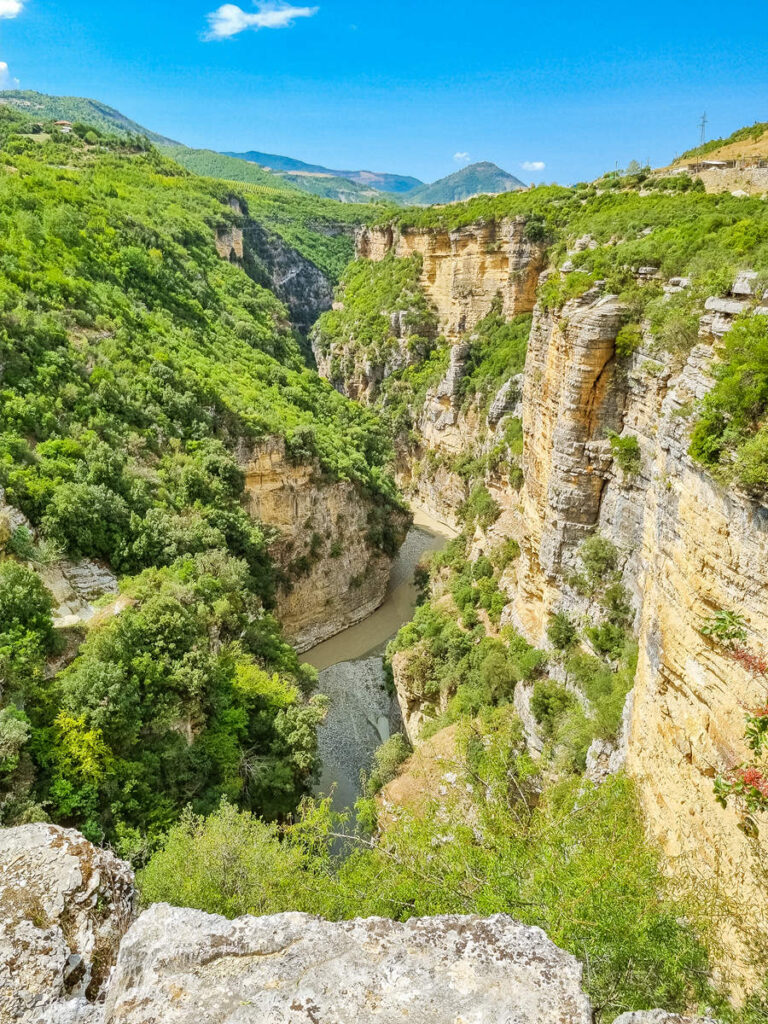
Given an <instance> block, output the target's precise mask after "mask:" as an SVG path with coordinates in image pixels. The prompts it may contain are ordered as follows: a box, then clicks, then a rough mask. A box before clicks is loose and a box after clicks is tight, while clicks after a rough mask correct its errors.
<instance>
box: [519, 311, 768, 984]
mask: <svg viewBox="0 0 768 1024" xmlns="http://www.w3.org/2000/svg"><path fill="white" fill-rule="evenodd" d="M621 312H622V310H621V307H620V304H619V303H618V300H616V299H615V298H613V297H610V296H606V297H600V296H599V295H598V294H597V293H596V292H588V293H587V294H585V295H584V296H582V297H581V298H580V299H577V300H574V301H572V302H570V303H567V304H566V305H565V306H564V307H563V309H562V310H560V311H559V312H557V313H547V312H545V311H542V310H539V311H538V312H537V314H536V316H535V318H534V327H533V330H532V332H531V338H530V344H529V351H528V361H527V365H526V378H525V389H524V398H523V423H524V436H525V446H524V455H523V470H524V476H525V485H524V490H523V500H524V522H525V531H524V535H523V540H522V556H521V559H520V562H519V565H518V570H517V579H516V580H515V581H514V585H513V586H512V587H511V588H510V597H511V599H512V600H511V604H510V606H509V607H508V609H507V615H508V618H509V619H510V620H511V621H513V622H514V623H515V624H516V625H518V626H519V627H520V628H522V630H523V631H524V632H525V634H526V635H527V636H528V638H529V639H530V640H531V641H532V642H534V643H539V644H542V645H545V646H546V643H547V640H546V632H545V630H546V625H547V622H548V620H549V617H550V615H551V614H552V613H553V612H555V611H566V612H568V613H570V614H571V615H574V616H576V617H578V616H579V615H581V614H583V612H584V607H585V605H584V598H583V597H582V596H581V595H579V594H578V593H577V592H576V591H575V590H574V589H573V588H572V587H571V586H570V585H569V583H568V579H569V576H570V575H571V574H572V572H573V570H574V569H575V568H576V552H577V549H578V547H579V545H580V543H581V542H582V541H583V540H584V538H585V537H586V536H587V535H589V534H590V533H592V532H594V531H595V530H597V531H599V532H600V534H601V535H602V536H604V537H605V538H607V539H608V540H610V541H612V542H613V544H615V546H616V547H617V548H618V550H619V552H620V557H621V562H622V568H623V579H624V582H625V585H626V586H627V588H628V590H629V592H630V594H631V595H632V599H633V605H634V608H635V612H636V628H637V633H638V640H639V664H638V670H637V676H636V682H635V690H634V696H633V702H632V719H631V727H630V733H629V744H628V752H627V765H628V769H629V771H630V772H631V774H632V775H633V776H634V777H635V778H636V779H637V781H638V792H639V795H640V799H641V803H642V805H643V809H644V811H645V815H646V820H647V824H648V827H649V830H650V832H651V834H652V836H653V837H654V838H655V839H656V840H657V841H658V842H659V843H660V845H661V847H662V849H663V851H664V853H665V855H666V860H667V864H668V865H669V868H670V870H671V871H672V872H673V873H674V874H675V875H676V876H677V877H679V878H680V879H681V880H682V881H684V882H686V883H690V884H691V885H693V886H695V887H696V889H697V890H698V896H699V897H700V898H702V899H707V900H711V901H712V907H713V908H714V907H718V908H719V910H718V912H719V913H720V914H721V915H722V916H721V919H720V920H719V921H718V931H719V938H720V940H721V942H722V943H723V946H724V948H725V951H726V953H725V959H724V961H723V963H724V964H725V965H726V967H727V969H729V970H730V971H731V972H732V974H733V976H734V977H736V978H741V979H748V980H751V981H757V980H758V979H759V978H760V970H761V968H760V966H759V963H754V962H753V959H754V957H755V955H756V954H755V947H756V946H760V944H762V946H763V949H764V948H765V943H766V941H768V917H766V911H765V891H766V889H765V886H766V881H767V880H768V872H767V871H766V868H767V867H768V837H766V835H765V834H764V832H763V833H762V834H760V833H758V834H756V835H750V834H748V832H745V831H743V830H742V829H741V828H740V824H741V823H740V819H739V816H738V815H737V813H736V811H735V810H734V809H732V808H729V809H727V810H724V809H723V808H721V807H720V806H719V805H718V804H717V803H716V801H715V797H714V792H713V782H714V779H715V777H716V776H717V775H718V774H720V773H723V772H727V771H728V770H730V769H732V768H734V767H736V766H737V765H738V764H739V763H740V762H742V761H744V760H746V759H747V753H748V752H747V748H746V745H745V742H744V712H745V711H746V710H747V709H750V708H754V707H756V706H758V705H761V704H763V703H764V702H765V684H764V682H763V681H762V680H759V679H758V678H757V677H756V676H755V675H754V674H751V673H750V672H748V671H747V670H746V669H745V668H743V667H742V665H741V664H740V663H738V662H737V661H736V660H735V659H734V658H733V657H732V656H731V655H729V652H728V650H727V649H726V648H725V647H723V646H718V645H717V644H716V643H713V642H712V641H711V640H710V639H708V638H707V637H705V636H703V635H702V633H701V627H702V625H704V623H705V620H706V619H707V618H709V617H711V616H713V615H714V614H715V613H716V612H717V611H719V610H720V609H727V610H729V611H735V612H739V613H741V614H743V615H744V616H745V618H746V621H747V626H748V630H749V637H748V641H747V646H748V647H749V648H750V649H751V650H753V651H755V652H758V653H759V652H764V651H765V650H766V648H768V587H766V572H767V570H766V567H767V566H768V510H766V509H765V507H763V506H760V505H757V504H756V503H754V502H752V501H751V500H749V499H748V498H747V497H745V496H743V495H740V494H738V493H736V492H734V491H733V490H732V489H731V490H727V491H726V490H724V489H723V488H722V487H721V486H719V485H718V484H716V483H715V482H714V481H713V480H712V479H711V478H710V477H709V475H708V474H707V473H706V472H705V471H704V470H703V469H702V468H701V467H700V466H699V465H698V464H697V463H695V462H694V461H693V460H692V459H691V458H690V456H689V455H688V443H689V433H690V427H691V424H692V417H693V412H694V409H695V402H696V400H697V399H700V398H701V397H703V396H704V395H705V394H706V392H707V391H708V390H709V388H710V387H711V386H712V378H711V376H710V367H711V364H712V362H713V359H714V358H715V348H716V343H717V341H718V337H717V336H716V335H713V334H712V330H713V317H712V316H705V317H703V318H702V327H701V335H700V338H701V340H700V344H698V345H696V346H695V347H694V349H693V350H692V352H691V353H690V354H689V355H688V357H687V359H685V360H684V361H683V360H682V357H674V356H672V355H670V354H668V353H664V352H660V351H659V350H658V347H654V346H652V345H651V344H649V342H650V339H649V338H646V344H644V345H643V346H641V348H640V349H639V350H638V351H637V352H635V353H634V354H633V355H632V356H631V358H629V359H625V360H623V361H622V366H621V368H620V369H619V368H618V367H617V361H616V359H615V354H614V339H615V335H616V331H617V329H618V327H619V326H620V323H621ZM728 327H729V322H728V316H727V314H724V315H720V317H719V320H716V322H715V324H714V328H715V330H717V332H718V334H721V333H722V332H723V331H725V330H727V329H728ZM681 364H682V365H681ZM609 431H616V432H617V433H618V434H621V435H622V436H623V437H625V438H626V437H633V438H636V439H637V442H638V445H639V450H640V454H641V463H640V466H639V467H638V469H637V471H636V472H632V473H625V472H623V471H622V470H621V469H619V468H618V467H617V465H616V463H615V461H614V459H613V457H612V454H611V448H610V442H609V441H608V439H607V434H608V432H609Z"/></svg>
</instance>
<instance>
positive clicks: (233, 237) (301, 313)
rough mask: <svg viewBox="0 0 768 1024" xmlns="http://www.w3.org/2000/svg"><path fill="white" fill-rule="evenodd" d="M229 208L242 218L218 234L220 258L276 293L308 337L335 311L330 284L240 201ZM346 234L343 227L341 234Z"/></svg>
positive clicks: (217, 246)
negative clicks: (324, 316)
mask: <svg viewBox="0 0 768 1024" xmlns="http://www.w3.org/2000/svg"><path fill="white" fill-rule="evenodd" d="M229 206H230V207H231V208H232V209H233V210H234V211H235V213H236V214H237V215H238V217H237V220H236V222H235V223H234V224H230V225H228V226H227V227H226V228H220V229H219V230H218V231H217V233H216V249H217V250H218V253H219V256H220V257H221V258H222V259H223V260H229V262H230V263H237V264H239V265H241V266H242V267H243V269H244V270H245V271H246V273H247V274H248V275H249V276H250V277H252V278H253V279H254V280H255V281H256V282H257V283H258V284H261V285H264V287H266V288H269V289H270V290H271V291H273V292H274V293H275V295H276V296H277V297H278V299H280V300H281V302H284V303H285V305H286V306H287V307H288V311H289V313H290V317H291V323H292V324H293V325H294V326H295V327H297V328H298V329H299V330H300V331H301V332H302V333H303V334H306V333H307V332H308V331H309V328H310V327H311V326H312V324H313V323H314V322H315V320H317V318H318V317H319V316H320V314H321V313H324V312H325V311H326V310H327V309H330V308H331V303H332V302H333V286H332V284H331V282H330V280H329V279H328V278H327V277H326V275H325V274H324V273H323V272H322V270H320V268H319V267H317V266H315V264H314V263H312V261H311V260H308V259H306V257H304V256H302V255H301V254H300V253H299V252H297V251H296V250H295V249H292V248H291V247H290V246H289V245H288V244H287V243H286V242H285V241H283V239H282V238H281V237H280V236H279V235H278V234H276V233H275V232H274V231H268V230H267V229H266V228H265V227H263V226H262V225H261V224H259V223H258V221H255V220H252V219H251V218H250V217H249V215H248V210H247V209H246V208H244V207H243V205H242V204H241V202H240V200H239V199H236V198H235V197H234V196H232V197H230V199H229ZM343 230H344V228H343V227H342V226H341V225H340V226H339V233H341V232H342V231H343Z"/></svg>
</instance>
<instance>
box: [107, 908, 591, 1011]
mask: <svg viewBox="0 0 768 1024" xmlns="http://www.w3.org/2000/svg"><path fill="white" fill-rule="evenodd" d="M406 1019H407V1020H408V1021H409V1022H410V1024H460V1022H462V1024H487V1022H489V1021H494V1022H498V1024H513V1022H514V1024H590V1020H591V1017H590V1006H589V1001H588V999H587V997H586V996H585V995H584V994H583V993H582V991H581V966H580V965H579V964H578V963H577V961H576V960H575V959H574V957H572V956H570V955H569V954H567V953H564V952H562V951H561V950H559V949H558V948H557V947H556V946H554V945H553V943H551V942H550V941H549V939H547V937H546V936H545V935H544V933H543V932H542V931H541V930H540V929H538V928H528V927H525V926H523V925H520V924H517V923H516V922H514V921H513V920H511V919H510V918H508V917H505V916H497V917H491V918H477V917H436V918H424V919H414V920H411V921H409V922H407V923H406V924H397V923H395V922H393V921H388V920H384V919H381V918H372V919H369V920H357V921H347V922H341V923H339V924H331V923H328V922H326V921H322V920H320V919H318V918H313V917H309V916H307V915H305V914H280V915H277V916H275V917H267V918H252V917H242V918H239V919H237V920H235V921H227V920H226V919H225V918H222V917H215V916H212V915H208V914H203V913H200V912H199V911H194V910H177V909H173V908H171V907H168V906H166V905H164V904H156V905H155V906H153V907H152V908H151V909H150V910H148V911H147V912H146V913H144V914H142V916H141V917H140V918H139V920H138V921H137V922H136V923H135V924H134V926H133V927H132V928H131V930H130V931H129V932H128V934H127V935H126V937H125V939H124V940H123V944H122V947H121V949H120V956H119V958H118V963H117V968H116V970H115V976H114V980H113V983H112V986H111V988H110V992H109V995H108V998H107V1004H106V1014H105V1024H155V1022H157V1021H160V1020H162V1021H163V1024H235V1022H238V1024H266V1022H267V1021H269V1022H270V1024H310V1022H314V1024H331V1022H333V1024H378V1022H382V1021H394V1020H406Z"/></svg>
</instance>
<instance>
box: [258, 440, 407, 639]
mask: <svg viewBox="0 0 768 1024" xmlns="http://www.w3.org/2000/svg"><path fill="white" fill-rule="evenodd" d="M240 461H241V464H242V465H243V468H244V471H245V477H246V480H245V488H246V493H247V495H248V500H249V506H250V512H251V514H252V516H253V517H254V519H256V520H258V521H259V522H261V523H264V524H265V525H267V526H271V527H273V528H274V529H275V531H276V538H275V540H274V542H273V544H272V547H271V553H272V556H273V558H274V559H275V561H276V563H277V565H278V566H280V568H281V569H282V571H283V573H284V575H285V580H284V582H283V584H282V585H281V586H280V587H279V590H278V600H277V615H278V618H279V619H280V622H281V624H282V626H283V628H284V630H285V632H286V635H287V636H288V638H289V640H290V641H291V642H292V643H293V644H294V646H295V647H296V649H297V650H298V651H299V652H302V651H306V650H309V648H311V647H314V646H315V645H316V644H318V643H321V642H322V641H323V640H327V639H328V637H331V636H334V635H335V634H336V633H340V632H341V631H342V630H343V629H346V628H347V627H348V626H353V625H355V623H357V622H361V621H362V620H363V619H364V618H366V617H367V616H368V615H370V613H371V612H372V611H374V610H375V609H376V608H378V606H379V605H380V604H381V602H382V601H383V600H384V596H385V594H386V590H387V584H388V582H389V573H390V569H391V566H392V559H391V558H390V557H389V556H388V555H386V554H385V553H384V552H383V551H381V550H380V549H379V548H377V547H376V546H375V544H374V543H373V541H372V540H371V536H370V533H371V516H372V514H373V506H372V501H371V499H370V498H366V497H365V496H363V495H362V494H361V493H360V490H359V489H358V488H356V487H355V485H354V484H352V483H350V482H348V481H343V480H341V481H339V480H337V481H329V480H327V479H324V478H323V477H322V475H321V474H320V473H319V472H318V471H317V469H316V468H315V467H313V466H311V465H309V464H307V463H295V462H293V461H291V459H289V457H288V455H287V453H286V449H285V443H284V441H282V440H280V439H277V438H272V439H270V440H267V441H265V442H263V443H262V444H260V445H258V446H257V447H256V448H254V449H252V450H249V451H243V452H241V457H240ZM393 521H394V529H395V531H396V532H399V540H400V542H402V540H403V539H404V537H405V531H406V528H407V516H406V515H405V513H399V514H398V513H393ZM398 546H399V545H398Z"/></svg>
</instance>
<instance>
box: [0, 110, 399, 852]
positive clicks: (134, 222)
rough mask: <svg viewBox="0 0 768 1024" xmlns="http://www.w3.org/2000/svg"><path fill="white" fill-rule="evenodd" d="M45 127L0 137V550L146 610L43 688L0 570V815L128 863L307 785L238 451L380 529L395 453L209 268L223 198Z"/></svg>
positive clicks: (38, 633) (215, 261)
mask: <svg viewBox="0 0 768 1024" xmlns="http://www.w3.org/2000/svg"><path fill="white" fill-rule="evenodd" d="M45 127H47V130H43V131H37V132H36V131H35V130H34V127H33V126H32V125H31V124H30V122H29V121H28V120H26V119H24V118H23V117H19V116H17V115H14V114H12V113H10V112H9V111H8V110H7V109H6V110H4V111H3V116H2V118H1V119H0V139H2V143H3V149H2V152H0V224H2V240H1V241H0V364H2V366H3V375H2V390H1V391H0V487H2V488H3V489H4V494H5V500H6V501H7V502H9V503H10V504H11V505H13V506H15V507H16V508H18V509H20V510H21V511H22V512H23V513H24V514H25V515H26V516H28V517H29V520H30V521H31V523H32V526H33V527H34V528H35V529H36V531H37V534H36V536H33V535H32V534H31V532H30V531H29V530H27V528H26V527H23V526H22V527H19V528H17V529H16V530H15V531H10V529H9V527H8V523H7V521H6V519H5V518H3V521H2V523H1V524H0V547H4V548H5V551H6V552H10V553H11V554H13V555H15V556H16V558H18V559H24V560H26V561H28V562H29V563H30V564H31V565H36V566H37V567H38V568H42V569H43V570H44V564H45V563H49V562H52V561H53V562H55V561H56V560H58V559H59V558H60V557H61V556H62V555H68V556H70V557H73V558H79V557H82V556H89V557H92V558H96V559H100V560H103V561H105V562H107V563H109V564H110V565H111V566H112V568H113V569H115V570H116V571H117V572H118V573H120V574H126V576H133V575H135V574H139V575H137V576H136V578H135V579H134V580H132V581H131V580H129V579H128V578H125V579H124V580H123V586H122V589H123V598H124V599H125V598H127V597H129V598H130V599H131V601H133V602H135V604H133V605H132V606H131V607H130V608H127V609H126V610H124V611H123V612H122V614H121V615H120V616H119V617H118V618H117V619H116V620H114V621H110V620H109V618H107V619H104V620H101V619H99V617H98V616H97V618H96V620H95V622H94V626H93V629H92V630H91V631H89V636H88V638H87V639H86V641H85V643H84V644H83V645H82V648H81V650H80V653H79V656H78V657H77V658H76V659H75V661H74V662H73V663H72V664H71V666H70V667H69V668H67V669H66V670H65V671H63V672H60V673H59V674H58V675H55V676H53V677H52V678H51V672H50V669H49V668H47V667H46V666H47V662H49V660H50V659H51V658H52V657H55V656H56V655H57V654H60V653H62V652H61V646H62V641H60V640H57V635H56V634H54V633H53V631H52V629H51V606H50V598H49V597H48V596H47V592H46V591H45V590H44V588H42V585H41V584H40V582H39V580H38V577H37V575H36V574H35V573H34V572H32V571H31V570H30V569H27V568H24V567H21V566H19V565H17V564H16V563H15V562H10V563H2V575H0V608H5V609H6V611H7V610H8V609H14V610H13V614H11V615H10V618H8V617H6V616H5V615H4V616H3V617H1V618H0V673H1V674H2V711H1V712H0V780H1V781H0V785H1V786H2V803H1V804H0V808H1V809H0V813H1V814H2V818H3V820H4V821H6V822H7V821H19V820H25V819H27V818H29V817H32V818H34V817H36V816H39V815H40V814H41V813H47V814H50V815H52V816H53V817H54V818H56V819H57V820H59V821H64V822H67V823H72V824H75V825H77V826H79V827H81V828H83V829H84V830H85V831H86V833H87V834H88V835H89V836H90V837H92V838H95V839H105V838H107V839H110V840H111V841H113V842H116V843H117V844H118V845H119V846H120V848H121V849H122V850H124V851H125V852H131V853H136V851H139V852H140V851H141V849H142V848H143V845H144V844H146V843H150V844H151V842H152V841H153V838H154V837H156V836H157V835H158V834H159V833H160V832H162V831H164V830H165V829H167V828H168V827H169V825H170V824H172V822H173V821H174V820H175V818H176V817H177V816H178V814H179V813H180V812H181V810H182V808H183V807H184V806H186V805H187V804H191V805H192V806H193V807H194V808H196V809H197V810H198V811H200V812H205V811H208V810H210V809H212V808H213V807H214V806H216V804H217V803H218V800H219V798H220V797H221V796H222V795H226V796H227V797H228V798H230V799H232V800H235V801H237V802H238V803H240V804H241V805H243V806H247V807H250V808H253V809H254V810H257V811H258V812H260V813H262V814H265V815H267V816H270V817H274V816H280V815H283V814H285V813H287V812H288V811H290V810H291V808H292V807H293V806H295V803H296V801H297V799H298V797H299V795H300V794H301V793H302V792H304V791H305V790H306V788H307V786H308V785H309V783H310V782H311V780H312V777H313V773H314V771H315V768H316V757H315V750H316V748H315V734H314V727H315V725H316V724H317V721H318V720H319V718H320V716H321V709H320V708H318V707H317V706H315V705H313V704H311V703H309V702H308V692H309V690H310V689H311V684H312V678H311V677H310V676H307V675H306V673H305V672H303V671H301V670H300V669H299V666H298V662H297V660H296V656H295V654H294V653H293V652H292V651H291V650H290V648H287V647H286V645H285V644H284V642H283V641H282V640H281V638H280V631H279V627H278V626H277V624H276V623H275V622H274V620H273V619H272V618H271V617H270V616H269V615H268V613H267V611H266V610H265V609H268V608H269V607H270V606H271V604H272V601H273V598H274V589H275V584H276V574H275V570H274V568H273V566H272V564H271V561H270V558H269V555H268V550H267V543H268V540H269V538H268V537H267V536H266V535H265V533H264V531H263V530H262V529H261V528H260V527H259V525H258V524H255V523H254V522H253V521H252V520H251V519H250V517H249V516H248V514H247V513H246V511H245V508H244V504H243V496H244V475H243V472H242V470H241V468H240V466H239V464H238V459H239V458H241V457H242V456H240V455H237V454H236V452H238V451H241V450H242V449H243V447H245V449H247V447H248V446H249V445H254V444H256V443H257V442H258V441H259V439H262V438H264V437H267V436H269V437H275V436H277V437H280V438H283V439H284V441H285V445H286V450H287V454H288V457H289V458H292V459H295V460H297V461H302V460H303V461H310V462H312V463H313V464H315V465H316V467H317V473H318V476H322V475H323V474H325V475H326V476H327V477H329V478H343V479H347V480H351V481H353V482H354V483H355V484H356V486H357V487H358V488H359V491H360V493H361V496H363V495H366V496H368V497H369V498H370V497H375V498H376V502H377V505H378V511H379V514H380V516H381V518H382V519H383V520H386V515H387V509H388V507H390V506H391V504H392V502H394V501H395V497H394V488H393V485H392V483H391V481H390V480H389V478H388V476H387V475H386V472H385V470H384V464H385V462H386V460H387V459H388V457H389V447H388V442H387V439H386V436H385V434H384V432H383V431H382V429H381V428H380V426H379V425H378V424H377V421H376V420H375V418H374V417H373V416H372V415H371V414H369V413H367V412H365V411H364V410H362V409H359V408H356V407H354V406H352V405H351V404H350V403H348V402H346V401H345V400H344V399H343V398H342V397H341V396H339V395H338V394H337V393H336V392H335V391H334V390H333V389H332V388H331V387H330V386H329V385H328V384H326V383H324V382H322V381H321V380H320V379H319V378H318V377H317V375H316V374H314V373H313V372H311V371H309V370H308V369H306V368H305V366H304V365H303V362H302V358H301V354H300V350H299V346H298V343H297V340H296V339H295V337H294V336H293V334H292V332H291V329H290V326H289V324H288V322H287V316H286V311H285V309H284V307H283V306H282V305H281V304H280V303H279V302H278V301H277V300H276V299H275V298H274V296H273V295H272V294H271V293H270V292H269V291H267V290H265V289H264V288H262V287H260V286H258V285H256V284H254V283H253V282H252V281H250V280H249V279H248V277H247V276H246V275H245V274H244V272H243V271H242V270H241V269H239V268H238V267H235V266H233V265H232V264H230V263H228V262H226V261H224V260H221V259H220V258H219V256H218V254H217V251H216V247H215V244H214V242H215V235H216V232H217V231H222V230H228V229H230V228H231V227H232V225H233V224H236V223H238V215H237V214H236V213H235V211H233V210H232V209H231V207H230V206H229V204H228V202H227V199H228V198H229V196H230V195H231V194H232V186H231V185H226V184H222V183H217V182H215V181H211V180H205V179H200V178H195V177H192V176H190V175H189V174H188V173H186V172H185V171H183V170H182V169H181V168H180V167H179V166H178V165H177V164H175V163H173V162H172V161H170V160H168V159H167V158H166V157H164V156H162V155H160V154H159V153H158V152H157V151H155V150H153V149H151V148H149V147H148V144H147V143H141V142H139V143H137V142H135V141H128V142H123V141H121V140H118V139H115V138H112V137H106V136H104V135H101V134H100V133H99V132H98V131H95V130H94V129H92V128H88V127H87V126H86V127H85V128H84V130H83V131H80V130H79V129H78V130H76V131H75V132H74V133H72V134H71V135H63V134H61V133H59V132H57V131H56V130H55V129H54V128H53V126H44V128H45ZM309 201H310V202H311V200H309ZM301 216H302V211H299V212H298V213H297V217H298V218H299V219H300V218H301ZM300 230H302V229H301V227H299V228H297V231H300ZM333 258H336V257H333ZM384 532H386V531H384ZM382 536H384V534H382ZM79 639H81V638H77V637H70V640H69V643H70V646H76V643H77V642H78V640H79ZM72 653H73V652H72V650H71V649H70V650H69V651H68V652H67V658H68V660H71V657H72Z"/></svg>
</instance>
